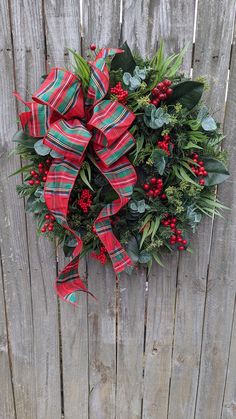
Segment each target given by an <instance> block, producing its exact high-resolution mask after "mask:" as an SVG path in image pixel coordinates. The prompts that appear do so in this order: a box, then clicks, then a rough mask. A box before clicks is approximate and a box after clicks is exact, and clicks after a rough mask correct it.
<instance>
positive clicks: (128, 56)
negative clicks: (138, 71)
mask: <svg viewBox="0 0 236 419" xmlns="http://www.w3.org/2000/svg"><path fill="white" fill-rule="evenodd" d="M120 48H121V49H123V51H124V52H123V53H121V54H116V55H115V57H114V58H113V60H112V62H111V70H118V69H119V68H122V70H123V71H127V72H128V73H131V74H132V73H133V71H134V69H135V66H136V63H135V60H134V57H133V55H132V53H131V51H130V48H129V46H128V44H127V42H124V44H123V45H122V46H121V47H120Z"/></svg>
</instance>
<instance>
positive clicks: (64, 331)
mask: <svg viewBox="0 0 236 419" xmlns="http://www.w3.org/2000/svg"><path fill="white" fill-rule="evenodd" d="M44 20H45V27H46V50H47V65H48V71H49V69H50V67H53V66H55V67H56V66H61V67H65V65H66V66H67V67H69V68H70V67H71V65H70V58H71V57H69V56H68V51H67V47H70V48H73V49H75V50H77V51H79V52H80V47H81V33H80V10H79V2H78V1H74V0H71V1H67V2H65V1H58V0H55V1H53V0H50V1H47V2H45V6H44ZM58 257H59V259H58V267H59V270H60V269H62V268H63V267H64V266H65V265H66V263H68V259H67V260H66V259H65V258H64V256H63V251H62V250H59V254H58ZM80 272H81V275H82V277H83V278H84V277H86V263H85V262H83V261H82V263H81V265H80ZM79 300H80V303H79V306H78V307H73V306H72V305H70V304H68V303H65V302H61V301H60V302H59V304H60V326H61V330H60V335H61V357H62V377H63V382H62V389H63V400H64V406H63V408H64V418H65V419H74V418H76V417H77V416H78V412H79V415H80V418H81V419H87V417H88V328H87V296H86V295H85V294H84V293H81V295H80V296H79Z"/></svg>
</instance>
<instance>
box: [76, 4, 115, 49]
mask: <svg viewBox="0 0 236 419" xmlns="http://www.w3.org/2000/svg"><path fill="white" fill-rule="evenodd" d="M83 31H84V42H83V49H84V51H86V50H87V49H88V48H89V45H90V44H91V43H95V44H96V45H97V47H100V48H102V47H104V46H109V47H111V48H112V47H113V48H115V47H117V46H118V43H119V37H120V0H113V2H112V4H111V2H110V1H109V0H101V1H97V0H87V1H86V2H84V4H83Z"/></svg>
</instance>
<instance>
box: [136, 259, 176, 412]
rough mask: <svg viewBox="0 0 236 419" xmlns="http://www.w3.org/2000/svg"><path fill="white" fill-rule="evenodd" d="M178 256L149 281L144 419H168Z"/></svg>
mask: <svg viewBox="0 0 236 419" xmlns="http://www.w3.org/2000/svg"><path fill="white" fill-rule="evenodd" d="M176 275H177V255H176V257H174V255H171V256H170V257H167V258H166V260H165V268H160V266H157V265H156V264H155V265H153V268H152V271H151V274H150V277H149V281H148V306H147V325H146V347H145V371H144V398H143V419H164V418H166V417H167V410H168V393H169V381H170V374H171V355H172V340H173V326H174V316H175V293H176Z"/></svg>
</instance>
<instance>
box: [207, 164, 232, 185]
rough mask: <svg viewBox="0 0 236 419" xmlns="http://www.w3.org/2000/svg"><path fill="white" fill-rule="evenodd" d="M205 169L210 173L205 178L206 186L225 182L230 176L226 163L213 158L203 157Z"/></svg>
mask: <svg viewBox="0 0 236 419" xmlns="http://www.w3.org/2000/svg"><path fill="white" fill-rule="evenodd" d="M202 160H203V162H204V167H205V170H206V171H207V172H208V175H207V176H206V177H205V178H204V179H205V185H206V186H214V185H218V184H219V183H222V182H224V181H225V180H226V179H227V178H228V177H229V172H228V170H227V168H226V167H225V165H224V163H222V162H221V161H219V160H216V159H213V158H210V157H209V158H203V159H202Z"/></svg>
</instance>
